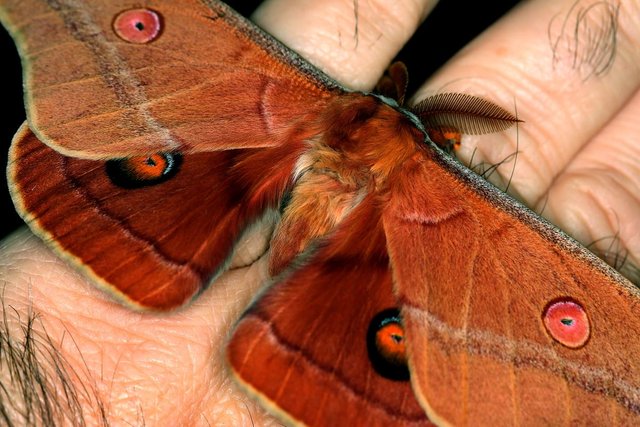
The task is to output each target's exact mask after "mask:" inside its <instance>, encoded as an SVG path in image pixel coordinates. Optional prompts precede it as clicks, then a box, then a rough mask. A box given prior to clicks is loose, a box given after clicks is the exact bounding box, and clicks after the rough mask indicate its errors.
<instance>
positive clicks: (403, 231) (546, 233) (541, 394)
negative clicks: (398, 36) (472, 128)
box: [383, 153, 640, 425]
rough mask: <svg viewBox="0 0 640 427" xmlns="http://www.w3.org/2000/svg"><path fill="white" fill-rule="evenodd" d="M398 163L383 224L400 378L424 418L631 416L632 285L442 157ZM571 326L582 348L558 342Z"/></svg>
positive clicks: (634, 399) (608, 420) (614, 421)
mask: <svg viewBox="0 0 640 427" xmlns="http://www.w3.org/2000/svg"><path fill="white" fill-rule="evenodd" d="M402 169H403V170H402V171H401V172H400V173H398V175H397V176H396V177H394V178H392V179H391V182H392V189H391V199H390V203H389V205H388V207H387V208H385V211H384V214H383V220H384V229H385V233H386V236H387V240H388V248H389V255H390V258H391V261H392V269H393V276H394V283H395V292H396V294H397V295H398V297H399V301H400V304H401V306H402V315H403V319H404V322H405V327H406V333H407V341H408V348H409V354H410V366H411V368H412V382H413V385H414V389H415V390H416V391H417V394H418V398H419V400H420V401H421V403H422V404H423V405H424V407H425V408H426V409H427V413H428V415H429V417H430V418H432V419H433V420H435V421H436V422H439V423H441V424H443V425H444V424H453V425H465V424H472V425H522V424H527V425H567V424H575V423H578V424H585V423H586V424H592V425H618V424H619V425H632V424H633V425H636V424H638V423H640V363H638V358H637V355H638V354H640V298H639V296H640V292H639V291H638V288H636V287H635V286H633V285H632V284H631V283H630V282H628V281H627V280H625V279H624V278H622V277H621V276H620V275H618V274H617V273H616V272H615V271H613V270H612V269H611V268H609V267H608V266H606V265H605V264H604V263H603V262H602V261H600V260H599V259H597V258H596V257H595V256H593V255H592V254H591V253H589V252H588V251H586V250H585V249H584V248H582V247H580V246H579V245H578V244H577V243H575V242H574V241H573V240H571V239H570V238H568V237H566V236H565V235H563V234H561V233H560V232H558V231H557V230H555V229H553V228H552V227H551V226H550V225H548V224H547V223H546V222H543V221H542V220H540V219H539V218H538V217H537V216H535V215H534V214H533V213H531V212H530V211H528V210H526V209H525V208H523V207H520V205H518V204H517V203H515V202H514V201H513V200H511V199H510V198H509V197H508V196H506V195H504V194H502V193H500V192H498V191H496V190H495V189H493V188H491V187H490V186H489V185H488V184H486V183H485V182H484V181H482V180H480V179H478V178H477V177H475V176H472V175H471V173H470V172H467V171H464V170H462V169H461V168H460V167H458V166H455V165H454V163H453V162H452V161H451V160H449V159H446V158H443V157H441V156H440V155H437V154H435V153H430V154H429V153H423V154H417V155H416V157H414V158H413V159H412V160H411V161H408V162H406V163H405V165H404V167H403V168H402ZM562 301H572V302H573V303H575V304H577V305H575V306H574V311H573V312H571V311H569V312H567V313H565V315H562V316H560V317H557V318H555V320H554V317H553V316H552V315H551V314H550V311H549V309H550V307H551V306H554V305H555V303H558V302H562ZM576 307H577V308H576ZM578 312H580V313H584V312H586V319H585V318H581V317H580V316H579V315H576V313H578ZM578 314H579V313H578ZM547 320H550V321H555V323H554V325H555V327H556V328H560V329H558V330H556V332H552V331H551V330H550V329H547V326H545V321H547ZM584 324H588V325H590V336H589V334H586V335H585V332H584V330H581V329H580V328H579V327H580V326H581V325H584ZM563 328H564V329H563ZM558 331H559V332H558ZM572 333H575V334H574V335H572ZM563 334H565V335H563ZM576 334H577V335H576ZM553 336H555V337H557V338H558V340H556V339H554V338H553ZM576 336H582V337H583V338H586V337H587V336H588V340H587V341H586V344H585V343H581V342H577V345H576V346H575V347H577V348H570V347H569V346H567V345H564V344H571V343H572V341H573V340H574V338H575V337H576ZM574 342H575V341H574Z"/></svg>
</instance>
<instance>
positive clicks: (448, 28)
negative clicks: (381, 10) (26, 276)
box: [0, 0, 518, 239]
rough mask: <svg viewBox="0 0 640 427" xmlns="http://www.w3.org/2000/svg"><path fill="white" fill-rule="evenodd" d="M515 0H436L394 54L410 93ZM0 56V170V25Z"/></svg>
mask: <svg viewBox="0 0 640 427" xmlns="http://www.w3.org/2000/svg"><path fill="white" fill-rule="evenodd" d="M227 3H229V4H230V5H231V6H232V7H233V8H235V9H236V10H237V11H238V12H240V13H241V14H243V15H249V14H251V12H252V11H253V9H254V8H255V7H256V6H257V5H258V4H259V3H260V1H259V0H233V1H227ZM516 3H518V1H517V0H494V1H488V2H486V1H485V2H479V1H462V0H441V2H440V3H439V4H438V5H437V6H436V8H435V9H434V10H433V12H432V13H431V14H430V15H429V17H428V18H427V20H426V21H425V22H424V23H423V24H422V26H421V27H420V29H419V30H418V31H417V32H416V33H415V35H414V37H413V38H412V39H411V40H410V41H409V42H408V43H407V45H406V46H405V48H404V49H403V50H402V52H400V54H399V55H398V59H399V60H401V61H403V62H405V63H406V64H407V66H408V68H409V74H410V78H411V82H413V83H414V85H413V86H410V88H409V94H410V93H411V92H412V89H416V87H417V85H419V84H420V83H421V82H423V81H424V80H425V79H426V78H428V77H429V75H430V74H432V73H433V72H434V71H435V70H436V69H437V68H438V67H440V66H441V65H442V64H443V63H445V62H446V61H447V59H449V58H450V57H451V56H453V55H454V54H455V53H456V52H457V51H458V50H459V49H460V48H462V47H463V46H464V45H465V44H466V43H467V42H468V41H470V40H471V39H473V38H474V37H475V36H476V35H477V34H479V33H480V32H482V31H483V30H484V29H485V28H487V27H488V26H490V25H491V24H492V23H493V22H494V21H496V20H497V19H498V18H499V17H500V16H502V15H503V14H504V13H505V12H507V11H508V10H509V9H510V8H511V7H513V6H514V5H515V4H516ZM0 57H1V58H2V62H1V66H0V70H2V77H3V78H2V80H1V82H2V83H1V86H0V93H1V96H0V107H1V108H2V109H1V111H4V112H3V113H2V115H1V116H0V117H1V120H0V165H2V169H3V170H4V168H5V167H6V163H7V151H8V148H9V144H10V142H11V137H12V136H13V133H14V132H15V131H16V130H17V129H18V126H19V125H20V123H22V121H23V120H24V117H25V116H24V107H23V102H22V83H21V82H22V78H21V71H20V62H19V58H18V54H17V52H16V50H15V48H14V46H13V42H12V40H11V38H10V37H9V36H8V34H7V33H6V31H4V29H2V28H1V27H0ZM0 176H1V178H0V213H1V218H0V239H1V238H3V237H4V236H6V235H7V234H8V233H10V232H12V231H13V230H15V229H16V228H18V227H19V226H21V225H22V220H21V219H20V218H19V217H18V215H17V214H16V212H15V210H14V208H13V204H12V203H11V199H10V198H9V192H8V189H7V182H6V177H5V174H4V173H2V174H0Z"/></svg>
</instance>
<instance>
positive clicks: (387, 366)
mask: <svg viewBox="0 0 640 427" xmlns="http://www.w3.org/2000/svg"><path fill="white" fill-rule="evenodd" d="M367 349H368V352H369V360H371V364H372V365H373V368H374V369H375V371H376V372H377V373H378V374H380V375H381V376H383V377H385V378H389V379H392V380H398V381H407V380H408V379H409V369H408V367H407V350H406V344H405V335H404V327H403V326H402V320H401V318H400V312H399V311H398V310H397V309H395V308H392V309H387V310H384V311H381V312H380V313H378V314H377V315H376V316H375V317H374V318H373V319H372V320H371V323H370V324H369V329H368V331H367Z"/></svg>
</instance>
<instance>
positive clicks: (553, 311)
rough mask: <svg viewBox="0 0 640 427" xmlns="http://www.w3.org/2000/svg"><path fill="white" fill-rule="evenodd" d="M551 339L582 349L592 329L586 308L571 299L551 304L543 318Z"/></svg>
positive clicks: (566, 345)
mask: <svg viewBox="0 0 640 427" xmlns="http://www.w3.org/2000/svg"><path fill="white" fill-rule="evenodd" d="M542 319H543V321H544V326H545V328H547V332H549V335H551V337H552V338H553V339H554V340H556V341H558V342H559V343H560V344H562V345H564V346H565V347H569V348H580V347H582V346H583V345H585V344H586V343H587V340H588V339H589V334H590V333H591V327H590V325H589V318H588V317H587V313H586V311H584V308H582V306H581V305H580V304H578V303H577V302H575V301H573V300H571V299H568V298H567V299H561V300H556V301H554V302H552V303H551V304H549V305H548V306H547V308H546V309H545V311H544V314H543V316H542Z"/></svg>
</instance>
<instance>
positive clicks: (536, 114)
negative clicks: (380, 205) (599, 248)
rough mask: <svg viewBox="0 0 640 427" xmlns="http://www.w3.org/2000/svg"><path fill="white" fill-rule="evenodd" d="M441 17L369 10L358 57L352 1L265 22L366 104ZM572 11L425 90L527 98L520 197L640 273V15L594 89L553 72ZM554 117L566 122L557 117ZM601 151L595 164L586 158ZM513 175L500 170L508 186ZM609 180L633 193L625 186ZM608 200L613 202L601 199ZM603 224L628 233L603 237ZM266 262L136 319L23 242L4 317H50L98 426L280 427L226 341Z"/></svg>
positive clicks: (508, 137)
mask: <svg viewBox="0 0 640 427" xmlns="http://www.w3.org/2000/svg"><path fill="white" fill-rule="evenodd" d="M334 3H335V4H334ZM409 3H410V4H409ZM430 6H432V2H427V1H418V0H416V1H414V2H407V3H405V4H404V5H403V6H402V7H401V9H402V10H398V9H396V10H395V12H394V13H393V14H392V13H391V12H390V11H384V10H383V9H377V12H376V10H374V9H373V7H372V6H371V3H368V4H367V5H365V4H363V3H360V6H359V8H360V9H359V18H358V19H359V33H358V46H359V48H356V47H354V42H353V39H349V41H350V42H351V43H350V44H348V43H346V41H345V40H346V38H345V37H344V35H343V37H342V38H340V37H339V35H338V34H337V30H336V28H347V29H352V28H353V22H354V21H353V3H352V2H344V1H342V2H340V1H337V0H336V1H335V2H309V4H304V3H303V2H292V1H291V0H278V1H271V2H270V3H269V5H268V6H265V7H264V8H263V9H261V10H260V11H258V13H257V15H256V17H255V18H256V20H258V21H259V22H260V24H261V25H262V26H263V27H264V28H265V29H266V30H267V31H271V32H272V33H274V35H276V37H278V38H280V39H281V40H283V41H284V42H285V43H286V44H289V45H290V46H292V47H293V48H295V49H296V50H298V51H299V52H301V53H302V54H303V56H305V57H307V58H309V59H310V60H311V61H312V62H313V63H315V64H316V65H318V66H320V67H321V68H323V69H324V70H325V71H327V72H328V73H329V74H331V75H332V76H333V77H334V78H337V79H338V80H340V81H341V82H343V83H345V84H346V85H348V86H351V87H356V88H361V89H364V88H370V87H372V86H373V84H375V82H376V80H377V78H378V76H379V75H380V73H381V72H382V70H383V69H384V68H385V67H386V65H387V64H388V62H389V60H390V59H391V58H392V57H393V56H394V54H395V52H396V51H397V49H399V47H400V46H401V45H402V44H403V43H404V41H405V39H406V37H408V36H409V35H410V33H411V30H412V29H413V28H415V26H417V25H418V24H419V21H420V19H421V17H422V16H423V15H424V13H425V11H426V10H427V9H429V8H430ZM623 6H624V7H632V6H633V5H623ZM379 7H380V8H384V6H382V5H379ZM396 7H397V6H396ZM570 7H571V2H568V1H567V2H551V1H541V0H539V1H534V2H529V3H527V4H525V5H523V6H521V7H520V8H519V10H518V11H515V12H514V13H513V14H511V15H510V16H508V17H505V18H504V19H503V20H502V21H501V22H500V23H499V24H498V25H497V26H496V27H494V28H493V29H492V30H491V31H490V32H489V33H487V34H485V35H484V36H483V37H482V38H480V39H479V40H478V41H476V42H474V43H473V44H471V45H470V46H469V47H468V48H467V49H465V50H464V51H463V52H462V53H461V54H460V55H458V56H457V57H456V58H454V59H453V60H452V62H451V63H450V64H448V65H447V66H446V67H444V68H443V70H442V71H441V72H439V73H438V74H437V75H436V76H434V78H433V79H432V80H431V81H430V82H429V83H428V85H427V86H428V87H429V88H430V89H431V90H437V89H440V88H444V89H445V90H454V91H455V90H457V91H462V92H468V93H473V94H477V95H480V96H485V97H486V98H488V99H490V100H492V101H494V102H497V103H499V104H501V105H503V106H505V107H506V106H508V105H510V103H511V102H512V100H513V99H516V101H517V103H518V112H519V115H520V116H521V117H522V118H523V119H524V120H525V121H526V124H525V125H523V126H522V127H521V129H520V135H519V144H520V145H519V151H520V152H519V158H518V162H517V164H516V168H515V175H514V178H513V180H512V183H511V186H510V189H511V190H512V191H514V193H515V194H516V195H518V196H519V197H520V198H522V199H523V200H524V201H526V202H527V203H529V204H530V206H533V207H534V208H540V207H541V206H542V205H544V203H545V200H546V209H545V210H544V213H545V214H551V218H552V219H553V220H554V221H556V222H557V223H558V224H561V225H562V226H563V227H566V229H567V230H568V231H570V232H572V233H573V234H574V235H576V236H578V237H580V238H581V239H582V241H583V243H589V242H590V241H594V240H597V239H599V238H602V237H610V236H618V237H619V239H620V242H621V243H625V242H629V243H626V249H627V250H628V251H629V253H630V255H631V257H630V259H635V260H637V259H638V255H639V253H640V248H635V249H634V248H633V247H632V245H631V243H635V242H637V239H633V237H634V233H635V232H637V230H638V227H637V215H635V216H634V215H633V214H634V213H637V212H638V197H637V196H638V194H639V192H638V178H637V176H638V174H637V173H635V174H634V173H633V172H637V169H634V168H637V167H638V164H637V163H638V162H634V161H633V159H638V155H637V154H636V153H634V152H633V150H632V149H633V148H634V145H633V143H634V140H633V137H634V136H635V135H637V134H638V132H637V125H634V120H633V119H629V117H635V116H636V115H634V114H633V112H634V110H635V111H637V110H638V109H639V108H640V99H637V100H636V98H638V96H634V95H635V92H636V89H637V87H638V82H637V80H638V78H637V77H636V76H638V75H640V73H637V71H638V70H637V68H634V65H635V63H637V62H638V61H637V58H638V56H639V55H640V52H638V51H637V49H636V50H634V46H636V45H637V44H638V43H637V41H638V40H639V39H640V34H638V32H637V31H636V33H634V30H636V29H637V28H638V26H637V25H635V23H633V22H631V23H629V22H627V23H624V22H623V21H624V20H625V19H631V18H633V17H635V16H638V13H637V11H636V13H635V14H634V13H633V11H628V10H627V11H625V10H624V9H622V10H621V12H620V21H619V25H620V28H618V34H619V37H622V36H623V35H624V36H625V37H626V39H625V41H622V40H619V42H618V45H617V46H616V49H617V53H618V56H617V57H616V58H618V59H617V60H616V62H614V64H613V66H612V67H611V68H610V69H609V71H608V72H607V73H604V74H602V75H601V76H594V77H591V78H590V79H587V80H583V78H584V76H583V75H581V74H580V73H579V72H576V71H575V70H573V71H572V69H571V68H569V69H560V68H556V69H555V70H554V69H553V67H552V59H551V58H552V52H551V49H550V48H549V46H548V45H549V43H548V39H547V37H546V35H547V32H546V30H547V25H548V24H549V22H550V20H551V19H552V17H553V16H554V15H555V14H556V13H562V12H564V13H568V11H569V8H570ZM380 16H384V17H385V19H384V20H381V19H380V18H379V17H380ZM390 16H394V17H395V18H394V19H391V18H390ZM376 18H377V19H376ZM367 23H370V25H367ZM373 23H375V25H374V24H373ZM382 26H384V28H382ZM310 29H313V31H310ZM381 34H382V35H383V36H382V37H381V36H380V35H381ZM634 40H635V43H634ZM621 52H623V53H621ZM623 60H624V62H625V63H623V64H622V65H621V64H620V61H623ZM523 64H525V65H523ZM534 66H535V68H534ZM587 100H588V102H587ZM634 100H635V103H634ZM549 105H553V106H554V107H553V108H546V107H548V106H549ZM594 105H599V106H601V107H600V108H599V109H597V111H596V113H597V114H594V112H593V111H591V110H590V108H593V106H594ZM634 105H635V107H634ZM623 106H624V109H623V108H622V107H623ZM587 109H589V110H587ZM587 117H588V118H587ZM598 117H599V118H598ZM567 123H570V126H569V125H568V124H567ZM605 124H606V125H607V127H605V128H604V129H603V130H602V132H601V133H598V131H599V130H600V128H602V127H604V126H605ZM634 126H635V132H634ZM572 132H577V135H574V134H573V133H572ZM602 135H604V136H602ZM607 135H612V136H607ZM623 135H624V136H623ZM603 138H604V139H603ZM515 141H516V133H515V132H507V133H504V134H502V135H499V136H495V135H491V136H484V137H478V138H467V139H465V140H463V149H462V151H461V153H460V156H461V157H462V158H463V159H464V158H466V159H468V158H469V154H470V152H471V151H472V147H473V146H474V145H475V144H476V143H478V144H480V145H479V146H480V148H479V150H480V153H481V154H482V157H481V159H482V160H485V161H487V162H495V163H498V162H500V161H501V160H503V159H504V158H506V157H508V156H509V155H510V154H512V153H513V152H515V150H516V148H515V147H516V145H515ZM598 141H600V142H598ZM611 141H615V142H614V143H611ZM627 141H628V142H627ZM594 144H595V146H594ZM571 147H573V148H571ZM583 147H584V148H583ZM592 151H594V152H596V153H597V154H596V155H593V154H592V155H590V156H587V153H589V152H592ZM625 153H626V156H625V155H624V154H625ZM634 155H635V157H634ZM475 158H476V159H478V156H477V155H476V157H475ZM605 159H608V162H604V160H605ZM510 166H511V164H505V165H504V166H502V168H501V169H500V173H501V174H502V176H503V177H505V180H507V179H508V177H509V176H510V170H511V169H510ZM596 166H600V167H599V168H596ZM594 169H595V170H596V172H597V173H593V172H592V171H593V170H594ZM576 176H577V177H580V178H581V179H583V178H584V179H587V182H588V184H587V186H588V188H589V189H590V190H591V193H592V194H594V195H595V196H598V197H603V198H604V200H603V201H602V203H601V204H598V203H593V202H592V201H591V200H590V199H587V202H583V201H578V202H570V200H571V199H570V198H569V197H576V196H578V195H579V193H578V192H577V191H576V190H575V189H573V188H574V187H573V186H575V185H579V184H576V183H574V181H573V178H572V177H576ZM620 177H624V178H625V179H620ZM634 179H635V181H634ZM611 181H614V182H620V184H617V185H616V186H613V187H612V186H611V185H610V182H611ZM579 182H582V181H579ZM610 187H612V188H610ZM598 188H600V189H602V190H597V191H593V190H595V189H598ZM623 189H625V190H624V191H623ZM618 193H621V194H622V195H627V197H626V198H622V197H621V196H620V195H619V194H618ZM546 194H548V197H545V195H546ZM633 194H635V197H633ZM582 197H584V196H582ZM567 206H568V207H567ZM572 212H586V213H585V214H582V215H583V216H582V218H586V219H585V220H582V221H579V220H575V218H576V216H577V214H575V213H572ZM597 215H600V217H605V218H607V217H608V218H610V217H611V215H613V217H614V218H619V219H618V221H593V222H592V219H593V218H595V219H597V218H598V216H597ZM607 215H609V216H607ZM634 221H635V225H636V226H635V227H634V226H633V224H634ZM627 224H630V226H629V227H627ZM607 227H609V228H607ZM625 230H626V231H625ZM262 231H265V230H262ZM265 248H266V238H265V235H264V233H260V232H256V233H254V234H252V236H248V237H247V238H246V240H245V242H243V244H241V247H240V249H239V250H238V253H237V254H236V257H235V260H234V263H233V266H232V269H231V270H230V271H229V272H228V273H226V274H225V275H224V276H223V277H222V278H221V279H220V280H218V281H217V282H216V283H215V284H213V285H212V286H211V287H210V288H209V289H208V290H207V291H206V292H204V293H203V295H202V296H201V297H200V298H199V299H198V300H197V301H196V302H194V303H193V304H192V305H191V306H189V307H187V308H185V309H183V310H179V311H177V312H175V313H163V314H157V315H154V314H141V313H134V312H131V311H130V310H128V309H125V308H123V307H121V306H119V305H118V304H117V303H114V302H113V301H111V300H110V299H109V298H108V297H107V296H105V295H104V294H102V293H100V292H98V291H96V290H95V289H94V288H92V287H90V286H88V285H87V283H86V281H85V280H84V279H82V278H81V277H80V276H79V275H77V274H76V273H75V272H73V271H72V270H70V269H69V268H68V267H67V266H66V265H65V264H64V263H62V262H61V261H60V260H58V259H57V258H56V257H55V256H54V255H52V253H51V252H50V251H49V250H48V249H46V248H45V247H44V246H43V245H42V243H41V242H40V241H39V240H37V239H35V238H33V237H32V236H30V235H29V234H28V232H24V231H23V232H20V233H17V234H15V235H13V236H12V237H10V238H9V239H7V240H5V242H4V243H3V246H2V252H1V253H2V255H0V257H1V259H2V262H1V264H0V265H2V267H1V268H0V277H1V278H2V279H3V281H4V283H6V285H5V288H4V298H5V299H4V301H5V309H6V308H8V307H12V308H13V309H14V310H16V312H17V313H21V315H22V316H23V317H22V320H24V319H25V317H27V314H26V313H28V312H30V311H29V310H31V312H34V313H39V321H38V322H36V323H35V328H36V329H37V330H40V331H41V330H42V329H46V332H47V334H48V336H49V337H51V342H52V343H53V344H55V345H56V348H57V350H58V351H60V352H61V354H62V355H63V356H64V359H65V360H66V361H67V363H68V367H69V368H72V369H73V371H75V372H76V374H77V378H72V379H71V380H72V384H74V385H75V386H76V387H77V388H78V389H81V388H82V387H85V388H87V390H88V392H87V393H84V392H83V393H80V394H79V396H80V400H81V404H82V406H83V408H85V413H86V415H87V416H88V417H91V416H95V415H96V414H97V405H96V402H95V400H96V399H98V398H99V399H100V400H101V401H102V403H103V404H104V405H105V408H106V412H107V415H108V418H109V419H110V420H111V421H112V423H122V422H124V421H126V422H129V423H132V424H134V425H135V424H141V423H142V420H144V422H145V424H147V425H155V424H157V425H165V424H166V423H167V422H170V423H171V424H181V425H199V424H201V425H207V424H211V425H242V424H244V425H250V424H251V422H255V423H256V424H257V425H261V424H269V423H271V422H273V421H272V420H270V418H268V417H267V416H265V415H264V413H263V412H262V411H261V410H259V409H258V408H257V407H256V406H255V405H254V404H252V403H251V402H250V401H247V399H246V398H245V397H244V395H243V394H242V393H240V392H239V391H238V390H237V389H236V388H235V386H234V385H233V384H232V383H231V382H230V380H229V377H228V376H227V373H226V370H225V368H224V343H225V340H226V338H227V337H228V333H229V331H230V329H231V328H232V325H233V323H234V322H235V321H236V320H237V318H238V316H239V315H240V314H241V312H242V310H243V309H244V308H245V307H246V306H247V304H248V303H249V301H250V299H251V297H252V295H253V294H254V293H255V291H256V290H257V289H258V287H259V286H260V285H261V284H262V283H263V282H264V281H265V280H266V278H267V275H266V269H265V262H264V261H265V257H260V258H259V259H258V261H256V262H253V261H254V260H255V259H256V258H258V257H259V256H260V254H262V253H263V252H264V250H265ZM247 264H248V265H247ZM234 266H235V268H234ZM7 313H8V315H9V317H10V318H11V319H10V324H11V326H12V329H13V328H16V327H17V326H18V325H17V324H16V322H15V319H14V318H13V317H12V314H11V313H12V311H10V310H7ZM251 417H252V418H253V419H251Z"/></svg>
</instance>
